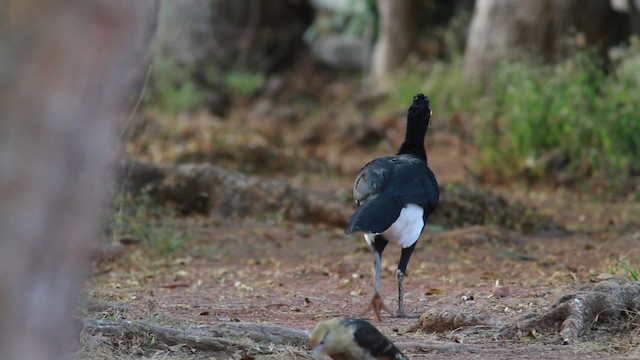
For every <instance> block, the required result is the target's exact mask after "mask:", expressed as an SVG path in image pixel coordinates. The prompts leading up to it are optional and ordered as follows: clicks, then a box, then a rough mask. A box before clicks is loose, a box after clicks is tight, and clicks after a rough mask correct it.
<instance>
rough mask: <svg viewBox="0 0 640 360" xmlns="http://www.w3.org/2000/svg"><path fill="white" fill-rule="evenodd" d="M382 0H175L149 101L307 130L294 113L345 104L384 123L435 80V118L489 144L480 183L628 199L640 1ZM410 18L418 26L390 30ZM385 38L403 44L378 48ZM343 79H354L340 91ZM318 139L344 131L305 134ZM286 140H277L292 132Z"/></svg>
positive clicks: (164, 108)
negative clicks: (595, 191)
mask: <svg viewBox="0 0 640 360" xmlns="http://www.w3.org/2000/svg"><path fill="white" fill-rule="evenodd" d="M382 3H384V1H377V2H376V1H374V0H367V1H356V0H351V1H331V0H315V1H302V0H300V1H293V0H290V1H285V0H282V1H275V2H273V3H271V2H269V3H268V4H267V2H265V1H260V0H246V1H238V2H237V3H234V4H235V5H231V4H230V3H229V2H225V1H216V0H209V1H184V2H164V3H163V7H162V10H161V12H160V16H159V22H158V35H157V41H156V44H155V46H154V49H155V55H154V57H153V60H152V69H153V70H152V72H151V74H152V76H151V81H150V87H149V90H150V91H148V92H147V96H146V98H145V108H146V109H147V110H148V111H150V112H152V113H153V112H156V113H163V114H164V115H165V116H178V115H179V114H185V113H189V112H191V113H193V112H194V111H199V110H203V109H204V110H205V111H207V112H208V113H210V114H213V115H215V116H218V117H220V118H222V119H225V118H228V117H229V116H233V115H232V114H233V113H234V111H236V112H237V109H238V107H242V108H244V109H245V110H247V111H248V112H249V113H251V114H253V115H256V114H262V115H264V114H268V115H269V116H275V117H278V118H281V119H285V120H283V122H281V123H279V124H281V125H282V126H284V127H285V128H287V126H289V128H290V129H291V130H292V131H302V132H303V133H304V132H305V130H300V129H298V128H296V126H297V125H295V126H293V125H291V126H290V125H287V124H289V123H287V121H286V119H290V120H291V119H295V121H306V122H307V123H308V125H309V127H311V128H312V130H309V131H308V132H310V133H311V132H314V131H315V132H318V131H340V130H339V129H338V128H331V129H326V128H323V125H322V124H323V123H326V119H327V118H335V117H336V116H337V117H338V118H339V119H341V118H342V117H348V116H352V117H353V116H355V117H357V118H360V119H365V120H364V121H365V122H366V123H368V124H370V125H371V124H373V125H372V126H374V127H375V125H376V123H378V124H379V123H380V122H381V121H382V119H384V118H385V117H388V116H389V114H395V113H396V112H397V111H400V110H401V109H403V108H404V107H406V104H407V102H408V99H410V98H411V97H412V96H413V95H414V94H415V93H417V92H425V93H427V94H428V95H429V96H430V97H431V99H432V101H433V104H434V105H433V108H434V112H435V114H436V115H435V116H436V119H437V120H438V121H442V122H444V123H446V124H448V127H449V128H450V129H451V130H452V131H454V132H457V133H459V134H460V135H461V136H462V138H463V139H464V141H465V142H468V143H469V144H472V145H473V146H475V147H476V148H477V151H478V154H479V155H478V158H477V161H476V162H475V165H474V166H473V169H471V170H472V171H473V172H474V173H475V175H476V176H477V177H478V179H481V180H482V181H486V182H505V181H516V182H518V181H523V182H525V183H528V184H536V183H542V184H553V185H559V186H579V187H580V186H582V187H584V188H585V189H586V188H587V187H592V186H593V184H594V182H595V183H597V187H598V188H603V189H612V190H615V192H616V193H617V194H620V195H629V194H633V193H634V192H635V193H638V192H639V185H638V177H639V176H640V162H639V161H638V160H637V159H638V158H639V157H640V116H638V114H639V113H640V95H639V94H640V93H639V92H638V91H637V89H638V85H639V81H640V72H639V71H640V46H639V45H638V40H637V35H638V34H637V28H638V26H637V23H638V19H637V16H636V15H637V11H635V10H636V9H637V8H636V7H635V6H634V5H635V3H632V2H624V4H622V3H621V2H620V1H609V0H589V1H587V2H586V4H584V3H583V5H584V6H582V5H580V4H581V3H580V2H579V1H571V0H570V1H558V0H544V1H542V2H534V1H524V2H518V1H503V2H500V1H491V0H480V1H470V0H457V1H438V0H402V1H398V2H397V9H395V10H394V9H391V10H388V9H385V8H384V7H381V4H382ZM542 3H544V4H543V5H544V6H546V8H545V7H544V6H542V5H540V4H542ZM536 4H537V5H536ZM621 4H622V5H621ZM393 6H396V5H393ZM393 6H392V7H393ZM402 6H404V7H405V8H404V9H405V10H403V9H402ZM581 6H582V7H581ZM543 8H544V9H543ZM483 9H484V10H483ZM545 9H546V10H545ZM549 9H551V10H549ZM576 9H581V12H582V13H583V14H582V15H580V16H577V15H575V16H574V15H573V14H575V11H574V10H576ZM541 11H547V12H549V11H550V12H551V13H550V14H549V13H547V15H549V16H548V18H549V19H550V20H545V21H547V22H546V23H545V21H543V20H536V19H537V18H536V17H537V16H538V15H539V14H541ZM504 14H508V17H507V18H505V19H504V21H495V17H499V16H503V17H504ZM492 16H493V17H494V18H492ZM481 17H484V18H483V19H479V18H481ZM411 18H414V19H415V21H414V22H415V23H416V24H417V27H414V28H411V27H410V26H407V27H405V28H402V27H401V28H400V29H395V30H394V29H391V30H389V28H393V27H394V26H399V25H395V24H402V23H407V24H410V23H411V22H412V21H409V20H411ZM585 18H587V20H585ZM385 19H387V20H385ZM388 19H392V20H393V21H392V22H391V23H390V24H391V25H389V24H388V23H385V21H387V22H388V21H389V20H388ZM407 19H409V20H407ZM531 19H534V20H531ZM478 24H479V25H478ZM612 24H613V25H612ZM541 29H542V30H541ZM394 31H395V32H394ZM409 32H411V33H413V34H411V35H412V36H410V38H411V39H415V40H413V41H412V43H411V47H410V50H409V51H407V52H406V54H398V52H399V51H396V49H395V48H394V47H393V46H392V45H393V44H394V41H393V39H394V36H396V37H398V36H400V37H409V35H410V34H409ZM540 32H542V33H544V34H543V35H541V36H538V37H536V36H537V35H536V34H537V33H540ZM394 34H395V35H394ZM398 34H400V35H398ZM505 34H507V35H505ZM503 35H504V36H503ZM385 36H387V37H388V38H389V37H390V38H391V39H392V41H391V42H390V44H391V46H390V45H387V47H389V46H390V47H391V48H390V49H387V50H386V52H387V53H391V55H389V54H386V55H384V54H383V55H380V54H377V53H376V47H377V46H380V47H382V45H381V43H383V42H384V39H385ZM501 38H504V39H505V40H503V43H501V44H496V42H497V41H499V39H501ZM496 39H498V40H496ZM477 49H482V51H479V50H477ZM394 53H395V55H393V54H394ZM385 56H386V58H385ZM393 56H400V57H401V59H400V62H398V61H396V60H395V59H393ZM376 58H382V59H383V60H384V61H376ZM395 63H397V64H399V65H394V64H395ZM376 64H378V65H376ZM379 64H385V65H382V67H380V65H379ZM389 64H391V65H389ZM376 67H377V69H376ZM380 74H382V75H380ZM335 83H341V84H342V85H343V86H344V89H343V90H340V91H342V93H339V94H338V95H336V93H335V92H331V91H334V90H336V89H335V85H334V84H335ZM285 88H288V89H289V90H288V92H289V93H288V94H287V93H286V92H287V90H286V89H285ZM327 88H330V90H327ZM319 89H320V90H319ZM328 92H331V94H332V95H331V96H327V93H328ZM344 93H346V94H347V95H341V94H344ZM371 99H373V101H371V102H370V103H369V102H368V100H371ZM283 103H286V104H288V109H287V110H282V109H281V107H278V106H277V105H278V104H283ZM346 103H349V104H346ZM354 103H355V104H356V105H353V104H354ZM363 104H364V105H363ZM265 108H268V109H267V110H265ZM275 108H278V110H277V111H276V110H273V109H275ZM171 114H173V115H171ZM230 114H231V115H230ZM244 116H250V115H247V114H246V113H245V115H244ZM339 119H338V120H337V121H340V120H339ZM165 121H166V120H165ZM295 121H294V122H295ZM350 131H351V132H352V131H354V130H353V129H351V130H348V129H347V130H343V132H342V133H341V134H342V135H341V136H342V138H341V140H343V142H345V141H346V142H348V140H345V138H346V137H349V136H352V135H353V134H351V133H350ZM269 136H271V135H269ZM305 136H306V137H305ZM314 136H315V137H318V138H323V139H326V138H335V137H332V136H330V135H317V134H316V135H312V134H302V137H305V139H306V141H312V142H313V141H314V140H313V139H311V138H313V137H314ZM277 137H278V136H277V135H273V136H271V138H268V139H267V143H268V142H270V141H271V142H273V143H278V144H283V143H286V141H285V140H282V139H279V140H277ZM376 139H377V140H375V139H374V142H375V141H378V142H380V141H382V143H384V136H382V137H377V138H376ZM385 146H388V145H385ZM316 155H317V154H316ZM636 196H637V195H636Z"/></svg>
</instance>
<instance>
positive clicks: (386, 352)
mask: <svg viewBox="0 0 640 360" xmlns="http://www.w3.org/2000/svg"><path fill="white" fill-rule="evenodd" d="M310 345H311V348H312V349H313V352H314V354H316V355H320V354H321V353H324V354H327V355H329V357H330V358H332V359H334V360H408V359H407V358H406V357H405V356H404V355H403V354H402V352H400V350H398V348H397V347H396V346H395V345H394V344H393V343H392V342H391V340H389V339H387V338H386V337H385V336H384V335H382V333H381V332H380V331H378V329H376V328H375V327H374V326H373V325H371V324H370V323H369V322H367V321H365V320H360V319H352V318H333V319H331V320H327V321H322V322H320V323H318V325H317V326H316V328H315V329H314V330H313V333H312V334H311V338H310Z"/></svg>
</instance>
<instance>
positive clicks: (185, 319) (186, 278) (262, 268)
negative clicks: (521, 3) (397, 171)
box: [79, 115, 640, 360]
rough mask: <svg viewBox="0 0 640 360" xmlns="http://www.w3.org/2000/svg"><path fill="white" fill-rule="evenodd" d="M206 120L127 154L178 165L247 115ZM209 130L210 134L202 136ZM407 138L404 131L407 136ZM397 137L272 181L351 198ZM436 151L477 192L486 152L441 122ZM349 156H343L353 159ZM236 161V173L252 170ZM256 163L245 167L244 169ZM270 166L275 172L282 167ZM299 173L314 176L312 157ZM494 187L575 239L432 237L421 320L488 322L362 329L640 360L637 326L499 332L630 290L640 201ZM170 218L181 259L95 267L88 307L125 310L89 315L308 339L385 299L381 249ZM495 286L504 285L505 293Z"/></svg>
mask: <svg viewBox="0 0 640 360" xmlns="http://www.w3.org/2000/svg"><path fill="white" fill-rule="evenodd" d="M203 116H204V115H199V116H195V117H194V116H192V117H191V118H190V119H189V120H185V119H182V120H178V123H179V124H182V125H180V126H178V129H183V130H179V131H184V132H187V131H191V133H190V134H191V135H190V136H188V137H184V136H183V137H180V136H177V138H178V139H180V138H183V139H187V140H185V141H186V142H185V144H186V145H185V146H182V147H181V146H180V144H179V141H178V145H176V144H175V143H172V144H171V145H169V144H167V145H166V146H165V147H164V148H162V146H163V145H158V144H159V142H157V141H155V142H151V141H150V143H153V144H155V145H153V146H159V147H160V148H159V149H157V150H154V151H156V154H155V155H154V154H153V152H152V151H149V149H152V147H149V146H146V147H145V146H143V145H141V142H142V140H139V139H138V140H135V141H132V142H131V144H130V145H129V156H132V157H136V158H140V159H147V160H154V161H157V162H172V161H175V159H176V158H177V157H179V155H180V154H175V152H176V151H177V150H175V149H185V148H189V146H192V145H189V142H196V143H197V144H196V145H193V146H192V147H196V148H201V145H198V144H203V143H208V142H211V141H212V140H211V139H210V137H211V136H213V137H221V138H222V137H223V136H225V134H226V135H228V136H231V135H229V134H231V133H236V132H234V131H235V130H234V129H237V126H239V125H240V124H243V122H242V121H245V120H246V118H244V117H242V116H239V118H238V119H236V120H234V119H231V120H228V121H227V122H220V121H218V120H215V119H213V120H212V119H207V118H205V119H203ZM246 121H247V122H248V123H249V125H248V126H249V128H251V129H254V130H255V131H254V132H250V133H249V134H245V135H237V136H246V137H248V138H250V137H251V136H252V135H251V134H254V135H255V138H253V139H252V140H246V141H245V140H243V139H240V140H237V141H238V143H240V144H241V145H238V146H240V147H242V146H244V145H245V144H247V143H249V142H251V141H253V142H254V145H255V144H259V143H261V141H262V140H261V139H264V138H265V137H266V138H268V135H265V134H267V133H268V131H269V130H265V129H269V127H268V126H267V125H264V124H262V125H261V124H258V125H255V124H254V125H252V123H251V121H250V120H246ZM317 121H318V122H321V121H322V119H320V120H317ZM398 121H400V122H402V120H401V119H400V120H398ZM437 121H438V119H437V118H436V119H435V120H434V122H437ZM311 122H313V121H311ZM185 124H186V125H185ZM273 125H274V124H271V126H273ZM203 127H204V128H205V129H204V130H201V132H198V131H195V132H194V131H193V129H194V128H199V129H202V128H203ZM147 130H149V129H147ZM207 131H211V132H213V135H211V134H210V135H208V136H209V138H207V139H205V140H202V139H201V137H202V136H203V135H202V133H206V132H207ZM300 131H301V133H302V134H304V133H305V132H304V130H300ZM147 132H149V131H147ZM151 133H154V132H153V131H151ZM397 133H399V134H401V129H400V131H398V132H397ZM256 134H257V135H256ZM283 136H284V137H286V136H285V135H283ZM327 138H328V139H330V138H331V136H329V135H327ZM156 139H157V137H156ZM228 139H235V137H232V136H231V137H228ZM390 139H391V140H389V141H388V143H389V144H386V145H385V144H384V142H383V145H380V146H376V147H373V148H364V149H360V148H358V147H354V148H351V149H350V150H348V151H347V150H345V149H349V148H348V147H347V146H344V147H341V148H338V149H337V150H336V149H333V148H332V147H331V145H330V144H329V145H327V144H326V143H325V142H320V145H314V146H315V147H314V148H313V149H311V148H305V150H304V151H305V152H303V154H312V155H313V156H309V158H312V157H313V158H317V159H320V160H319V161H321V162H322V163H324V164H325V165H324V166H326V169H329V170H328V171H329V173H330V174H329V175H327V173H326V172H325V173H323V171H315V170H314V169H313V168H310V169H307V170H304V169H303V170H299V169H294V170H292V171H286V170H282V169H281V170H276V171H273V172H272V173H269V175H268V176H272V177H278V178H286V179H289V180H290V181H291V183H293V184H305V186H309V187H316V188H319V189H324V190H335V191H349V189H350V186H351V181H352V179H353V177H354V175H355V173H356V172H357V170H358V169H359V166H362V165H363V164H364V163H365V162H366V161H368V160H370V159H372V158H373V157H376V156H381V155H385V154H389V153H392V152H393V150H392V149H393V148H394V146H395V145H397V143H398V142H399V136H398V135H397V134H396V135H393V134H392V135H390ZM400 140H401V139H400ZM229 141H230V140H228V141H227V143H226V145H224V146H226V147H227V148H228V147H230V146H231V145H229ZM427 141H428V144H429V146H428V149H427V151H428V156H429V160H430V164H431V166H432V168H433V170H434V172H435V174H436V176H437V177H438V179H439V180H440V182H441V183H451V182H461V183H467V184H469V179H468V172H467V171H465V168H464V167H465V166H470V165H471V164H473V161H474V150H473V149H472V148H470V147H469V146H468V145H467V144H466V143H465V141H463V140H462V139H461V138H460V137H459V136H457V135H455V134H453V133H452V132H451V131H449V129H448V128H446V127H437V126H436V127H435V128H434V129H433V131H432V132H431V133H430V134H429V138H428V140H427ZM327 142H330V140H327ZM160 144H161V143H160ZM294 144H296V141H294V140H291V141H290V142H289V140H286V139H285V140H283V141H282V144H281V145H280V146H281V148H282V149H284V150H283V151H285V154H288V155H287V156H289V158H287V159H290V158H291V157H295V156H296V155H295V152H294V153H291V152H288V151H289V150H290V149H291V147H292V146H294ZM147 145H148V144H147ZM236 145H237V144H236ZM236 145H233V146H236ZM224 146H221V147H224ZM256 146H257V145H256ZM145 149H146V150H145ZM167 149H172V150H170V151H169V150H167ZM342 150H345V152H344V153H342V154H340V151H342ZM145 151H146V152H145ZM245 151H248V150H246V149H245ZM300 151H302V150H300ZM172 152H173V153H172ZM167 153H169V154H167ZM337 154H340V156H338V155H337ZM283 156H285V155H283ZM306 156H307V155H304V156H302V158H303V160H304V158H305V157H306ZM247 161H248V160H247ZM283 161H284V162H285V163H286V161H288V160H286V159H285V160H283ZM233 164H234V163H233V162H230V165H229V166H233V167H236V168H241V166H240V165H238V164H237V163H235V165H233ZM296 164H299V163H296ZM244 166H245V167H246V166H248V165H247V163H246V162H245V163H244ZM270 166H272V167H273V168H277V166H278V163H277V164H275V165H273V164H271V165H270ZM299 166H300V167H303V168H304V166H306V165H305V164H304V161H303V163H302V165H299ZM310 166H311V165H310ZM331 169H333V170H331ZM335 169H338V170H335ZM245 170H246V169H245ZM485 187H486V186H485ZM492 190H493V191H495V192H498V193H501V194H502V195H505V196H507V197H508V198H510V199H517V200H519V201H523V202H525V203H526V204H528V205H530V206H532V207H537V208H538V209H539V210H540V211H542V212H544V213H547V214H550V215H553V216H554V217H555V218H556V220H557V221H559V222H561V223H562V224H564V225H565V226H566V227H567V228H568V229H569V230H570V232H569V233H567V234H562V235H558V234H556V235H548V236H547V235H542V234H534V235H522V234H518V233H510V232H507V231H504V230H501V229H496V228H491V227H483V226H473V227H469V228H464V229H444V230H443V229H442V228H441V227H439V226H434V227H429V226H428V227H427V230H426V231H425V233H424V234H423V235H422V238H421V239H420V241H419V243H418V246H417V249H416V251H415V252H414V255H413V257H412V259H411V261H410V263H409V269H408V270H409V276H408V278H407V279H406V281H405V289H406V290H405V291H406V294H405V303H406V306H407V310H408V312H410V313H413V314H416V315H420V314H422V313H424V312H425V311H427V310H433V309H439V310H446V309H453V310H455V311H463V312H466V313H470V314H474V315H476V316H479V317H481V318H482V319H483V321H484V323H483V325H478V326H471V327H461V328H458V329H452V330H449V331H444V332H437V333H425V332H423V331H421V330H418V331H415V332H407V329H409V328H411V327H412V326H414V325H415V324H416V323H417V319H394V318H390V317H388V316H385V317H383V320H382V322H375V321H374V316H373V313H366V314H364V315H363V316H364V318H367V319H369V320H371V321H372V322H373V323H374V325H376V326H377V327H378V328H379V329H380V330H381V331H382V332H383V333H385V334H386V335H388V336H389V337H390V338H391V339H392V340H394V341H396V342H420V343H437V344H444V345H446V344H461V345H462V346H461V347H450V348H447V347H443V348H438V349H440V350H437V349H436V350H434V349H424V350H421V349H407V350H405V352H406V354H407V355H408V356H409V358H412V359H445V358H451V357H455V358H457V359H514V358H516V359H521V358H522V359H526V358H531V359H563V360H564V359H578V358H580V359H603V358H609V359H633V358H640V350H639V345H640V337H639V336H638V328H637V323H634V321H633V316H632V317H631V318H632V320H631V321H627V322H624V323H616V324H611V325H610V326H594V328H593V329H592V330H591V331H590V332H589V333H587V334H585V335H583V336H581V337H580V338H579V340H578V341H577V342H575V343H573V344H570V345H562V341H561V339H560V338H559V337H558V336H557V334H555V333H546V334H523V336H522V337H521V338H520V339H518V340H511V341H500V340H495V338H494V336H495V335H496V333H497V329H498V328H499V327H500V326H501V325H504V324H507V323H510V322H512V321H514V320H516V319H517V318H518V317H520V316H523V315H525V314H528V313H540V312H542V311H544V310H546V309H549V308H550V307H551V305H552V304H553V303H554V302H555V301H556V300H557V299H558V298H560V297H561V296H563V295H565V294H568V293H573V292H576V291H580V290H584V289H588V288H589V287H590V286H591V284H593V283H594V282H597V281H599V280H601V279H603V278H609V277H612V276H613V277H619V278H620V279H623V280H624V281H628V280H629V274H628V272H627V271H626V270H625V264H628V265H629V266H630V267H632V268H634V266H635V267H636V268H637V267H640V244H639V242H640V227H639V226H638V225H639V224H640V206H639V204H638V203H630V202H618V203H614V202H603V201H599V200H593V199H591V197H590V196H588V194H580V193H578V192H576V191H566V190H558V189H544V188H542V189H541V188H538V189H533V190H532V189H525V188H522V187H519V186H517V185H514V186H511V187H504V186H502V187H494V188H492ZM167 223H170V224H171V228H170V229H169V230H166V231H171V232H172V233H173V234H177V235H175V236H177V237H178V239H179V240H180V245H178V246H177V247H175V249H173V248H172V249H170V250H166V249H165V250H162V249H161V248H158V247H154V246H151V245H149V244H146V243H145V244H137V245H130V246H126V248H125V251H124V253H123V254H121V255H120V256H118V257H116V258H115V259H110V260H105V261H102V262H99V263H96V264H95V266H94V268H93V274H92V276H91V277H90V279H89V281H88V283H87V287H86V291H87V294H88V297H89V298H90V299H98V300H106V301H110V302H113V303H118V304H122V305H123V306H124V307H121V308H117V309H111V310H105V311H103V312H100V313H89V314H87V315H86V316H88V317H91V318H100V319H108V320H114V321H119V320H122V319H144V320H151V321H154V322H157V323H160V324H167V325H171V326H175V327H181V328H188V327H190V326H193V325H194V324H213V323H218V322H227V321H243V322H257V323H268V324H278V325H283V326H287V327H290V328H295V329H300V330H304V331H311V330H312V329H313V327H314V326H315V324H316V323H317V322H318V321H320V320H324V319H328V318H331V317H334V316H351V317H360V316H362V312H363V310H364V309H365V308H366V306H367V304H368V302H369V300H370V297H371V296H372V294H373V293H372V288H373V286H372V259H371V254H370V252H369V249H368V248H367V247H366V245H365V243H364V241H363V240H362V239H361V238H359V237H353V238H345V236H344V235H343V232H342V229H339V228H333V227H327V226H324V225H318V224H300V223H291V222H288V221H286V220H283V219H282V217H281V216H279V214H278V213H274V214H266V215H264V216H260V217H253V218H211V217H202V216H189V217H179V216H177V215H166V217H159V218H158V217H155V218H150V219H149V222H148V224H146V225H148V226H150V227H154V226H155V227H158V226H161V224H164V225H163V226H166V224H167ZM147 245H149V246H147ZM399 254H400V249H399V248H398V247H395V246H389V247H388V248H387V250H386V251H385V253H384V255H383V273H382V280H381V282H382V295H383V298H384V300H385V302H386V303H387V304H388V305H389V306H390V307H391V308H394V307H395V304H396V302H397V300H396V296H397V290H396V281H395V267H396V264H397V260H398V258H399ZM496 285H498V286H501V288H499V290H496ZM82 342H83V344H84V347H83V350H81V351H80V352H79V357H81V358H128V357H131V356H136V357H138V356H140V357H147V358H157V359H164V358H167V359H181V358H187V357H188V358H203V359H206V358H220V359H226V358H241V355H238V354H236V353H229V354H225V353H215V354H212V353H206V352H201V351H196V350H193V349H188V348H170V347H167V346H162V344H157V343H155V342H154V340H153V339H147V338H144V337H142V338H140V339H129V340H126V341H125V340H122V339H110V338H108V337H103V336H96V335H86V336H85V337H84V338H83V339H82ZM309 354H310V351H309V349H306V348H303V347H300V348H293V347H277V346H276V347H274V349H273V352H272V354H269V355H264V356H263V357H262V358H275V359H284V358H287V359H289V358H290V359H294V358H305V357H306V358H310V355H309ZM259 358H260V357H259Z"/></svg>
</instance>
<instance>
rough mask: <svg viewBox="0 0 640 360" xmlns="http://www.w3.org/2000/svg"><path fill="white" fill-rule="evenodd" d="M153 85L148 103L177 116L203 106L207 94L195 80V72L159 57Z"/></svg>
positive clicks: (155, 61) (156, 62) (154, 65)
mask: <svg viewBox="0 0 640 360" xmlns="http://www.w3.org/2000/svg"><path fill="white" fill-rule="evenodd" d="M152 78H153V83H152V91H151V96H150V97H149V98H148V99H146V100H147V103H149V104H151V105H153V106H157V107H158V108H159V109H160V110H162V111H165V112H168V113H171V114H176V113H179V112H181V111H185V110H191V109H194V108H196V107H198V106H199V105H202V104H203V103H204V102H205V101H206V100H207V97H208V94H207V92H206V91H205V90H204V89H202V88H201V87H200V86H199V85H198V84H196V82H195V80H194V70H193V69H191V68H190V67H188V66H181V65H180V64H178V63H177V62H175V61H173V60H171V59H169V58H166V57H162V56H158V57H156V58H155V59H154V62H153V76H152Z"/></svg>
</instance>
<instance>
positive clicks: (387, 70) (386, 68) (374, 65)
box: [371, 0, 420, 87]
mask: <svg viewBox="0 0 640 360" xmlns="http://www.w3.org/2000/svg"><path fill="white" fill-rule="evenodd" d="M376 3H377V6H378V18H379V20H378V21H379V22H378V38H377V40H376V44H375V47H374V49H373V57H372V60H371V74H372V76H373V80H374V81H375V83H376V84H377V85H379V86H382V87H385V86H386V85H388V84H387V82H388V80H389V79H388V78H389V76H390V74H391V72H393V71H394V70H397V69H398V68H399V67H400V65H402V63H403V62H404V61H405V59H406V58H407V55H409V53H410V52H411V50H412V49H413V47H414V46H415V42H416V38H417V36H418V21H419V19H420V13H419V11H418V9H419V7H420V6H419V5H420V3H419V1H418V0H377V2H376Z"/></svg>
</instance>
